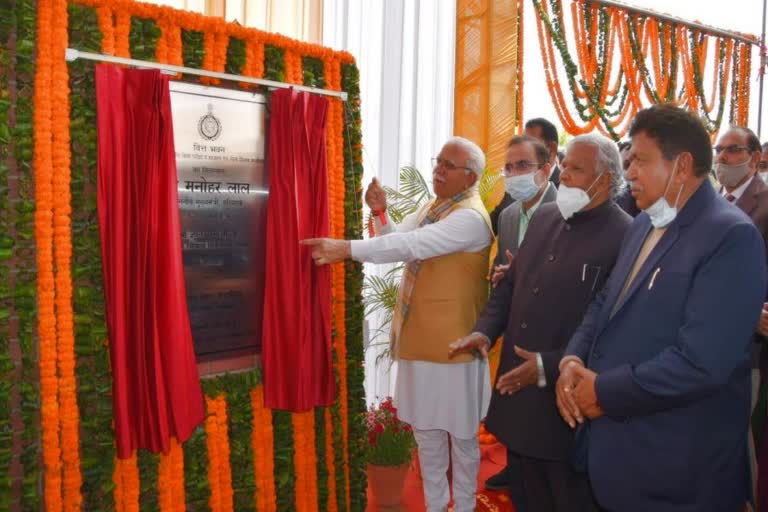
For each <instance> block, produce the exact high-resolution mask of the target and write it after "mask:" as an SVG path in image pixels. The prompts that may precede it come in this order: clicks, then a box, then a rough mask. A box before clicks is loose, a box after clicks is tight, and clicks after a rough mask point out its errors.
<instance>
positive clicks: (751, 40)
mask: <svg viewBox="0 0 768 512" xmlns="http://www.w3.org/2000/svg"><path fill="white" fill-rule="evenodd" d="M587 2H589V3H594V4H602V5H605V6H606V7H616V8H618V9H622V10H625V11H627V12H631V13H635V14H642V15H645V16H650V17H652V18H658V19H660V20H663V21H670V22H672V23H677V24H680V25H686V26H688V27H691V28H695V29H697V30H701V31H702V32H707V33H709V34H712V35H715V36H720V37H728V38H730V39H735V40H737V41H741V42H743V43H747V44H754V45H756V46H759V45H760V40H759V39H758V38H757V37H746V36H742V35H739V34H736V33H734V32H728V31H727V30H721V29H719V28H715V27H710V26H709V25H703V24H701V23H697V22H695V21H687V20H684V19H682V18H677V17H675V16H670V15H669V14H662V13H659V12H654V11H651V10H648V9H643V8H642V7H634V6H632V5H626V4H622V3H620V2H616V1H614V0H587Z"/></svg>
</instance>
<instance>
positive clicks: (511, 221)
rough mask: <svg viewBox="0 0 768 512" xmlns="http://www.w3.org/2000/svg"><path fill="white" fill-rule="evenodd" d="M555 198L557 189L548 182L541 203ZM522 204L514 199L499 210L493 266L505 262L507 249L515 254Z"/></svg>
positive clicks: (504, 263)
mask: <svg viewBox="0 0 768 512" xmlns="http://www.w3.org/2000/svg"><path fill="white" fill-rule="evenodd" d="M556 199H557V189H556V188H555V187H554V185H552V184H551V183H550V184H549V185H548V186H547V190H546V191H545V192H544V196H543V197H542V199H541V204H545V203H551V202H552V201H554V200H556ZM522 204H523V203H522V201H515V202H514V203H512V204H511V205H509V206H507V207H506V208H505V209H504V210H503V211H502V212H501V215H499V232H498V234H497V236H498V239H499V250H498V252H497V253H496V259H495V260H493V265H494V266H496V265H506V264H507V256H506V251H507V250H509V252H511V253H512V255H513V256H515V255H517V249H518V246H517V235H518V232H519V231H518V228H519V227H520V208H521V207H522ZM539 206H541V205H539ZM536 211H538V210H536ZM534 215H536V212H534Z"/></svg>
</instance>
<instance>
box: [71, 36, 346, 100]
mask: <svg viewBox="0 0 768 512" xmlns="http://www.w3.org/2000/svg"><path fill="white" fill-rule="evenodd" d="M64 58H65V59H66V61H67V62H72V61H75V60H77V59H84V60H93V61H97V62H111V63H113V64H123V65H125V66H132V67H135V68H149V69H159V70H160V71H168V72H172V73H174V74H175V73H185V74H189V75H197V76H207V77H211V78H218V79H220V80H229V81H232V82H245V83H249V84H256V85H263V86H265V87H272V88H274V89H289V88H291V87H293V88H294V89H296V90H297V91H306V92H310V93H313V94H321V95H323V96H333V97H335V98H341V100H342V101H347V93H346V92H344V91H332V90H329V89H317V88H315V87H306V86H303V85H294V84H287V83H285V82H275V81H274V80H264V79H262V78H253V77H250V76H241V75H231V74H229V73H218V72H216V71H206V70H203V69H195V68H186V67H182V66H172V65H171V64H160V63H158V62H151V61H148V60H137V59H126V58H124V57H115V56H114V55H106V54H103V53H90V52H83V51H80V50H76V49H74V48H67V50H66V53H65V56H64Z"/></svg>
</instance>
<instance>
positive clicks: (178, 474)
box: [157, 437, 186, 512]
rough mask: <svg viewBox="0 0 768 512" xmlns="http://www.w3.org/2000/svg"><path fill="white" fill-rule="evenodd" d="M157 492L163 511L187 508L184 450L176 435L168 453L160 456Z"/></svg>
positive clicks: (176, 510)
mask: <svg viewBox="0 0 768 512" xmlns="http://www.w3.org/2000/svg"><path fill="white" fill-rule="evenodd" d="M157 492H158V501H159V504H160V511H161V512H183V511H184V510H186V494H185V492H186V491H185V490H184V450H183V449H182V447H181V444H180V443H179V442H178V441H177V440H176V438H175V437H172V438H171V440H170V448H169V449H168V453H164V454H163V455H161V456H160V467H159V468H158V475H157Z"/></svg>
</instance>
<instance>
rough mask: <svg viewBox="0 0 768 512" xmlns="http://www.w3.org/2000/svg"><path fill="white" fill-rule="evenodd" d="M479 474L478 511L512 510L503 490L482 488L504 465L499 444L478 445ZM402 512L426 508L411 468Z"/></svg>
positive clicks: (370, 500)
mask: <svg viewBox="0 0 768 512" xmlns="http://www.w3.org/2000/svg"><path fill="white" fill-rule="evenodd" d="M480 457H481V461H480V474H479V475H478V486H477V489H478V496H477V509H476V510H478V511H480V512H514V510H515V507H514V506H513V505H512V502H511V501H510V499H509V496H508V495H507V494H506V493H504V492H494V491H486V490H485V489H484V488H483V482H484V481H485V479H486V478H488V477H490V476H492V475H494V474H496V473H497V472H498V471H500V470H501V468H503V467H504V466H505V465H506V462H507V452H506V450H505V449H504V447H503V446H502V445H501V444H499V443H496V444H492V445H482V444H481V445H480ZM367 510H368V512H375V511H376V507H375V505H374V503H373V496H372V495H371V490H370V488H369V489H368V509H367ZM400 510H401V511H402V512H421V511H424V510H426V508H425V507H424V492H423V491H422V488H421V478H420V476H419V472H418V471H417V470H416V469H415V468H413V469H411V471H410V472H409V473H408V478H407V479H406V481H405V492H404V493H403V501H402V502H401V503H400Z"/></svg>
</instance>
